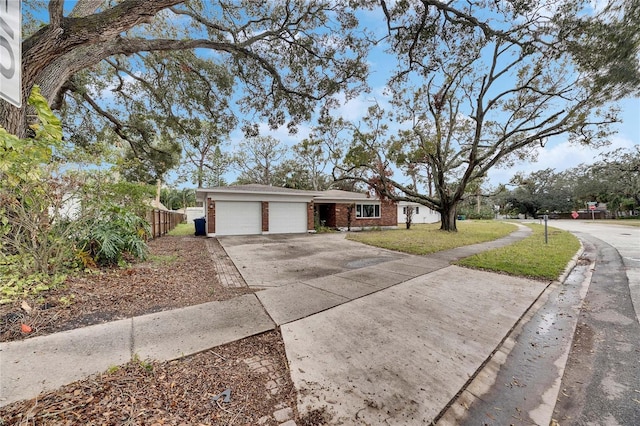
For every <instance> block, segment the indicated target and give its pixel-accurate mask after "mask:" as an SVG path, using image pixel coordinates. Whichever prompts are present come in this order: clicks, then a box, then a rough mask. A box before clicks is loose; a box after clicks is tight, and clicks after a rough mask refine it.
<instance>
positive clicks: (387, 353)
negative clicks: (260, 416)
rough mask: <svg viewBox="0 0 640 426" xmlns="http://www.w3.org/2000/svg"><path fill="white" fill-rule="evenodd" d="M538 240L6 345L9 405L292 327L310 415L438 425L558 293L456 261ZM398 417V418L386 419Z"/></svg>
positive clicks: (1, 386) (289, 335) (0, 399)
mask: <svg viewBox="0 0 640 426" xmlns="http://www.w3.org/2000/svg"><path fill="white" fill-rule="evenodd" d="M528 232H529V231H528V228H526V229H524V230H520V231H517V232H515V233H513V234H511V235H510V236H508V237H506V238H503V239H501V240H498V241H494V242H490V243H484V244H478V245H474V246H468V247H461V248H458V249H454V250H450V251H447V252H440V253H436V254H434V255H432V256H427V257H418V256H406V257H403V258H401V259H396V260H392V261H388V262H384V263H379V264H376V265H373V266H367V267H363V268H359V269H354V270H351V271H347V272H342V273H339V274H336V275H331V276H329V277H323V278H318V279H311V280H306V281H300V282H296V283H291V284H287V285H284V286H281V287H274V288H269V289H268V290H264V291H259V292H257V293H255V294H249V295H244V296H241V297H238V298H236V299H232V300H229V301H225V302H211V303H206V304H202V305H198V306H192V307H187V308H183V309H176V310H172V311H165V312H160V313H155V314H150V315H144V316H141V317H135V318H131V319H127V320H120V321H115V322H111V323H106V324H100V325H95V326H90V327H85V328H81V329H77V330H71V331H67V332H63V333H56V334H52V335H49V336H43V337H36V338H32V339H27V340H24V341H19V342H9V343H2V344H0V406H1V405H6V404H9V403H11V402H14V401H17V400H21V399H26V398H32V397H35V396H36V395H37V394H38V393H40V392H41V391H43V390H48V389H55V388H57V387H59V386H61V385H64V384H67V383H70V382H72V381H75V380H79V379H82V378H84V377H86V376H88V375H90V374H93V373H97V372H101V371H104V370H106V369H107V368H109V367H111V366H114V365H118V364H122V363H125V362H127V361H128V360H130V359H131V358H132V357H133V356H138V357H140V358H141V359H146V358H151V359H156V360H170V359H175V358H179V357H182V356H186V355H190V354H193V353H196V352H200V351H203V350H206V349H209V348H213V347H215V346H218V345H221V344H225V343H229V342H232V341H235V340H239V339H242V338H245V337H248V336H251V335H255V334H259V333H262V332H264V331H267V330H271V329H274V328H275V327H276V326H282V334H283V338H284V340H285V345H286V350H287V356H288V359H289V362H290V369H291V372H292V379H293V380H294V383H295V385H296V388H297V390H298V392H299V394H300V398H299V404H298V405H299V409H300V411H301V412H303V411H304V409H306V407H307V406H310V407H311V408H314V407H316V408H317V406H319V405H321V406H325V407H328V408H329V411H330V412H331V413H332V414H334V416H335V419H336V421H338V420H339V419H341V418H342V419H347V420H340V421H346V422H349V421H352V420H351V419H352V417H353V416H354V415H356V414H357V415H360V416H361V417H359V418H358V421H359V420H362V419H366V420H367V421H372V422H374V423H376V422H377V421H383V420H384V421H387V422H389V423H392V424H393V423H396V424H402V423H403V422H405V424H406V421H407V419H408V417H407V416H411V418H413V419H414V420H418V419H420V421H427V420H429V419H433V418H434V416H436V415H437V414H438V413H439V412H440V411H441V410H442V409H443V408H445V406H446V405H447V404H448V403H449V402H450V401H451V400H452V398H454V397H455V395H456V394H457V393H458V391H459V390H460V388H461V387H462V386H464V385H465V383H466V382H467V381H468V380H469V379H470V377H472V376H473V375H474V373H475V372H476V371H477V370H478V369H479V368H481V367H482V365H483V364H484V362H485V361H486V360H487V359H488V358H489V357H490V356H491V355H492V353H493V352H494V351H495V350H496V348H497V347H498V346H499V345H500V344H501V342H502V341H503V340H504V339H505V338H506V337H507V336H508V334H509V332H510V331H511V330H512V328H513V327H514V325H515V324H516V323H517V322H518V320H519V319H520V318H521V317H522V315H523V314H524V313H525V312H526V311H527V309H528V308H529V307H530V306H531V305H532V304H533V303H534V302H535V300H536V299H537V298H538V297H539V295H540V294H541V293H542V292H543V291H544V289H545V288H546V284H545V283H541V282H536V281H531V280H525V279H519V278H513V277H507V276H504V275H497V274H490V273H486V272H481V271H472V270H468V269H463V268H458V267H455V266H449V262H450V261H452V260H456V259H459V258H461V257H465V256H469V255H471V254H474V253H478V252H481V251H484V250H487V249H490V248H493V247H497V246H500V245H508V244H510V243H512V242H513V241H515V240H518V239H521V238H524V237H525V236H526V235H527V234H528ZM229 270H231V269H229ZM230 273H231V272H230ZM514 296H515V297H514ZM332 308H333V309H332ZM187 330H188V332H187ZM194 330H196V332H194ZM399 383H400V384H402V386H400V385H398V384H399ZM387 386H388V387H387ZM336 392H337V393H336ZM373 406H377V407H373ZM363 407H364V411H363V410H362V409H363ZM354 410H355V411H354ZM387 412H391V413H392V414H391V415H387V414H385V416H386V417H385V419H383V418H382V417H380V415H381V413H387ZM362 416H364V417H362ZM353 421H356V420H353Z"/></svg>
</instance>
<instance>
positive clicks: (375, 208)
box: [356, 204, 380, 218]
mask: <svg viewBox="0 0 640 426" xmlns="http://www.w3.org/2000/svg"><path fill="white" fill-rule="evenodd" d="M356 217H357V218H376V217H380V204H356Z"/></svg>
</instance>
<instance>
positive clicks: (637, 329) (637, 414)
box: [554, 234, 640, 425]
mask: <svg viewBox="0 0 640 426" xmlns="http://www.w3.org/2000/svg"><path fill="white" fill-rule="evenodd" d="M579 235H580V238H581V239H582V240H583V241H584V242H585V245H586V244H593V245H594V246H595V250H594V253H593V255H594V257H595V261H596V265H595V269H594V271H593V276H592V278H591V284H590V286H589V292H588V293H587V296H586V298H585V300H584V304H583V308H582V311H581V313H580V317H579V324H578V330H577V333H576V337H575V340H574V345H573V347H572V350H571V353H570V355H569V361H568V363H567V367H566V370H565V374H564V377H563V379H562V384H561V388H562V392H561V393H560V395H559V396H558V403H557V405H556V409H555V412H554V418H556V419H557V420H558V422H559V423H560V424H594V425H637V424H640V324H639V323H638V319H637V316H636V311H635V310H634V306H633V304H632V300H631V295H630V291H629V282H628V278H627V274H626V271H625V269H626V268H625V264H624V262H623V259H622V257H621V256H620V254H619V253H618V251H617V250H616V249H615V248H614V247H613V246H611V245H609V244H607V243H605V242H603V241H602V240H599V239H597V238H594V237H591V236H588V235H585V234H579ZM639 244H640V242H639Z"/></svg>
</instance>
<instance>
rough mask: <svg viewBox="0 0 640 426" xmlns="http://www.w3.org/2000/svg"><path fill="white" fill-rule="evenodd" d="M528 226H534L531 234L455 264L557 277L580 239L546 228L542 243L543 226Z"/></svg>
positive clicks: (515, 273) (573, 252)
mask: <svg viewBox="0 0 640 426" xmlns="http://www.w3.org/2000/svg"><path fill="white" fill-rule="evenodd" d="M527 226H529V227H530V228H531V229H533V234H532V235H531V236H530V237H528V238H525V239H524V240H521V241H518V242H516V243H514V244H511V245H509V246H507V247H502V248H498V249H494V250H490V251H486V252H483V253H480V254H477V255H474V256H471V257H468V258H466V259H463V260H461V261H459V262H457V263H456V264H458V265H461V266H468V267H472V268H478V269H484V270H489V271H495V272H503V273H506V274H511V275H518V276H525V277H530V278H538V279H547V280H555V279H557V278H558V277H559V276H560V274H562V272H563V271H564V269H565V268H566V267H567V264H568V263H569V261H570V260H571V258H572V257H573V256H574V255H575V254H576V252H577V251H578V249H579V248H580V242H579V241H578V239H577V238H576V237H574V236H573V235H572V234H571V233H569V232H566V231H561V230H558V229H555V228H549V230H548V244H545V242H544V226H543V225H535V224H528V225H527Z"/></svg>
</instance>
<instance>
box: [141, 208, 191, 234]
mask: <svg viewBox="0 0 640 426" xmlns="http://www.w3.org/2000/svg"><path fill="white" fill-rule="evenodd" d="M186 219H187V217H186V215H184V214H182V213H177V212H171V211H167V210H158V209H153V210H150V211H149V212H148V213H147V222H149V225H151V238H157V237H161V236H163V235H165V234H166V233H167V232H169V231H171V230H172V229H173V228H175V227H176V226H178V224H179V223H182V222H184V221H185V220H186Z"/></svg>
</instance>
